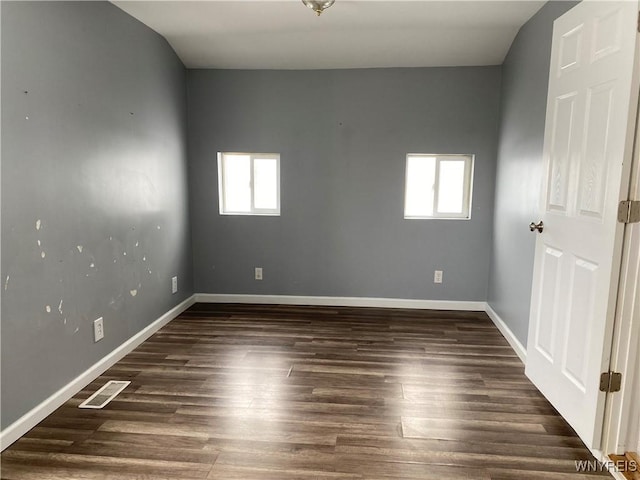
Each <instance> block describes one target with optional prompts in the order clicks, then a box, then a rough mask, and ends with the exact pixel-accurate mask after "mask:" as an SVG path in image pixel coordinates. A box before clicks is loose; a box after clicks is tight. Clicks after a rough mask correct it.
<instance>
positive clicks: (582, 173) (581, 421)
mask: <svg viewBox="0 0 640 480" xmlns="http://www.w3.org/2000/svg"><path fill="white" fill-rule="evenodd" d="M637 18H638V3H637V2H635V1H634V2H625V1H623V2H591V1H584V2H582V3H580V4H578V5H577V6H576V7H574V8H573V9H572V10H570V11H569V12H567V13H566V14H565V15H563V16H562V17H560V18H559V19H557V20H556V22H555V23H554V33H553V35H554V36H553V43H552V52H551V69H550V70H551V71H550V75H549V92H548V99H547V117H546V124H545V142H544V151H543V155H544V164H545V171H546V174H545V175H544V178H545V181H544V185H543V188H542V192H541V196H540V199H541V201H540V219H541V220H543V221H544V230H543V232H541V233H540V234H536V235H538V238H537V240H536V256H535V262H534V278H533V289H532V297H531V315H530V325H529V343H528V353H527V366H526V373H527V375H528V376H529V377H530V378H531V380H532V381H533V382H534V383H535V384H536V385H537V386H538V388H539V389H540V391H542V393H543V394H544V395H545V396H546V397H547V398H548V399H549V400H550V401H551V403H552V404H553V405H554V406H555V407H556V409H558V411H559V412H560V413H561V414H562V415H563V416H564V417H565V418H566V419H567V421H568V422H569V423H570V424H571V425H572V426H573V428H574V429H575V430H576V432H577V433H578V434H579V435H580V437H581V438H582V439H583V441H584V442H585V443H586V444H587V445H588V446H589V447H592V448H597V447H598V446H599V442H600V436H601V431H602V414H603V411H604V400H605V394H604V393H601V392H599V377H600V373H601V372H602V371H605V370H608V361H609V355H610V349H611V343H610V341H611V333H612V326H613V313H614V310H615V290H616V288H615V287H616V286H617V278H618V272H619V266H620V251H621V244H622V233H623V226H622V225H621V224H619V223H617V204H618V201H619V200H620V199H621V197H622V196H626V192H627V190H628V181H629V168H628V166H629V164H630V159H631V153H632V138H633V132H634V129H633V125H630V124H629V123H630V122H629V118H631V116H632V115H635V109H636V106H637V95H638V92H637V88H638V83H637V76H638V72H636V71H635V69H634V58H635V55H636V49H637V35H636V26H637V25H636V24H637V22H636V20H637ZM633 118H635V116H633ZM536 220H538V219H536Z"/></svg>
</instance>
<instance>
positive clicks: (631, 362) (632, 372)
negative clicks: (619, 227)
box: [601, 39, 640, 458]
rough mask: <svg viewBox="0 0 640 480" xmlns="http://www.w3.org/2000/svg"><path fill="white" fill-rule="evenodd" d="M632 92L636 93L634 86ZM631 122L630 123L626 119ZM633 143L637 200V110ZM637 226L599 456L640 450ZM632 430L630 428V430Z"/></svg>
mask: <svg viewBox="0 0 640 480" xmlns="http://www.w3.org/2000/svg"><path fill="white" fill-rule="evenodd" d="M636 43H637V48H636V61H635V66H634V68H635V69H636V71H637V69H638V68H640V51H638V48H640V39H639V40H637V41H636ZM634 88H635V89H636V91H638V90H639V89H640V87H639V86H638V84H637V83H636V84H635V85H634ZM630 121H633V119H630ZM635 126H636V128H635V132H636V133H635V141H634V149H633V157H632V164H631V169H632V170H631V178H630V184H629V195H628V198H629V199H631V200H640V108H639V109H638V112H637V114H636V118H635ZM638 288H640V224H628V225H626V228H625V232H624V245H623V258H622V264H621V268H620V282H619V286H618V299H617V306H616V313H615V320H614V334H613V345H612V351H611V362H610V367H609V369H610V370H611V371H615V372H621V373H622V378H623V381H622V388H621V390H620V392H618V393H609V394H607V399H606V406H605V417H604V424H603V436H602V438H603V442H602V452H601V454H602V456H603V458H606V455H608V454H611V453H614V454H623V453H624V452H625V451H633V450H636V449H637V448H640V438H635V439H634V438H630V435H632V434H635V435H637V436H638V437H640V427H639V425H640V409H638V408H635V409H634V408H633V406H634V399H635V403H637V401H638V400H637V397H636V395H638V393H640V298H637V294H636V291H637V289H638ZM632 426H633V427H632Z"/></svg>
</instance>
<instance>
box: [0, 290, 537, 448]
mask: <svg viewBox="0 0 640 480" xmlns="http://www.w3.org/2000/svg"><path fill="white" fill-rule="evenodd" d="M195 303H264V304H279V305H316V306H338V307H380V308H413V309H428V310H460V311H483V312H486V313H487V315H489V317H490V318H491V320H493V322H494V323H495V325H496V327H497V328H498V330H500V332H501V333H502V335H503V336H504V337H505V338H506V339H507V341H508V342H509V344H510V345H511V347H512V348H513V349H514V350H515V352H516V354H517V355H518V357H520V359H521V360H522V361H523V362H525V361H526V357H527V352H526V349H525V348H524V346H523V345H522V344H521V343H520V342H519V341H518V339H517V338H516V337H515V335H514V334H513V332H511V330H510V329H509V327H507V325H506V323H505V322H504V321H503V320H502V319H501V318H500V317H499V316H498V314H497V313H496V312H495V311H494V310H493V309H492V308H491V307H490V306H489V305H488V304H487V303H486V302H475V301H469V302H465V301H448V300H416V299H401V298H370V297H323V296H293V295H235V294H229V295H227V294H209V293H197V294H195V295H192V296H191V297H189V298H187V299H186V300H184V301H183V302H182V303H180V304H179V305H177V306H175V307H174V308H172V309H171V310H169V311H168V312H167V313H165V314H164V315H162V316H161V317H160V318H158V319H157V320H156V321H154V322H153V323H152V324H151V325H149V326H148V327H146V328H145V329H143V330H141V331H140V332H138V333H137V334H135V335H134V336H133V337H131V338H130V339H129V340H127V341H126V342H125V343H123V344H122V345H120V346H119V347H118V348H116V349H115V350H113V351H112V352H110V353H109V354H107V355H106V356H105V357H103V358H102V359H101V360H99V361H98V362H97V363H95V364H94V365H92V366H91V367H89V369H87V370H86V371H85V372H83V373H82V374H80V375H79V376H78V377H76V378H75V379H74V380H72V381H71V382H69V383H68V384H67V385H65V386H64V387H62V388H61V389H60V390H58V391H57V392H55V393H54V394H53V395H51V396H50V397H49V398H47V399H46V400H45V401H43V402H42V403H40V404H39V405H38V406H36V407H34V408H33V409H31V410H30V411H29V412H27V413H25V414H24V415H23V416H22V417H20V418H19V419H18V420H16V421H15V422H14V423H12V424H11V425H9V426H8V427H7V428H5V429H4V430H3V431H2V432H0V450H4V449H5V448H7V447H8V446H9V445H11V444H12V443H13V442H15V441H16V440H18V439H19V438H20V437H21V436H22V435H24V434H25V433H27V432H28V431H29V430H30V429H31V428H33V427H35V426H36V425H37V424H38V423H39V422H41V421H42V420H44V419H45V418H46V417H47V416H48V415H50V414H51V413H53V412H54V411H55V410H56V409H57V408H58V407H60V406H61V405H62V404H64V403H65V402H66V401H67V400H69V399H70V398H72V397H73V396H74V395H75V394H76V393H78V392H79V391H80V390H82V389H83V388H84V387H85V386H86V385H88V384H89V383H91V382H92V381H93V380H95V379H96V378H97V377H99V376H100V375H101V374H102V373H104V372H105V371H106V370H107V369H108V368H110V367H111V366H113V365H114V364H115V363H116V362H118V361H119V360H120V359H121V358H123V357H124V356H125V355H127V354H128V353H129V352H131V351H132V350H133V349H135V348H136V347H137V346H138V345H140V344H141V343H142V342H144V341H145V340H146V339H147V338H149V337H150V336H151V335H153V334H154V333H155V332H157V331H158V330H160V328H162V327H163V326H165V325H166V324H167V323H169V322H170V321H171V320H173V319H174V318H175V317H177V316H178V315H180V314H181V313H182V312H184V311H185V310H186V309H187V308H189V307H190V306H192V305H193V304H195Z"/></svg>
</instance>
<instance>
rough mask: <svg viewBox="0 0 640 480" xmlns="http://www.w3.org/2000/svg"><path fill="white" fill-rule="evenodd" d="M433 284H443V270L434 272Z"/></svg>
mask: <svg viewBox="0 0 640 480" xmlns="http://www.w3.org/2000/svg"><path fill="white" fill-rule="evenodd" d="M433 283H442V270H436V271H434V272H433Z"/></svg>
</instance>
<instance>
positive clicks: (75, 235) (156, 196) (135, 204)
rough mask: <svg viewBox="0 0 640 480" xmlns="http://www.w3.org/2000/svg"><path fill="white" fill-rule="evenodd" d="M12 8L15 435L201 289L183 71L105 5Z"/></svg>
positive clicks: (9, 221) (10, 269) (8, 225)
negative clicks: (100, 325) (97, 326)
mask: <svg viewBox="0 0 640 480" xmlns="http://www.w3.org/2000/svg"><path fill="white" fill-rule="evenodd" d="M2 3H3V5H2V284H1V288H2V427H6V426H7V425H9V424H10V423H12V422H13V421H15V420H16V419H17V418H18V417H20V416H21V415H22V414H24V413H26V412H27V411H28V410H30V409H31V408H32V407H34V406H36V405H37V404H39V403H40V402H42V401H43V400H44V399H46V398H47V397H48V396H49V395H51V394H52V393H53V392H55V391H56V390H57V389H59V388H60V387H62V386H64V385H65V384H66V383H68V382H69V381H70V380H72V379H73V378H74V377H76V376H77V375H78V374H80V373H82V372H84V371H85V370H86V369H87V368H88V367H89V366H91V365H92V364H93V363H95V362H96V361H97V360H99V359H100V358H102V357H103V356H104V355H106V354H107V353H109V352H110V351H111V350H113V349H114V348H116V347H117V346H118V345H120V344H121V343H122V342H124V341H125V340H126V339H128V338H129V337H131V336H132V335H134V334H135V333H137V332H138V331H140V330H141V329H142V328H144V327H145V326H147V325H149V324H150V323H151V322H152V321H153V320H155V319H156V318H157V317H159V316H160V315H162V314H163V313H165V312H167V311H168V310H169V309H170V308H171V307H173V306H175V305H176V304H177V303H179V302H180V301H181V300H183V299H184V298H185V297H187V296H189V295H190V294H191V293H192V290H193V288H192V284H191V278H192V273H191V252H190V248H189V245H190V238H189V228H188V220H187V219H188V204H187V200H188V199H187V193H186V183H187V181H186V180H187V178H186V133H185V128H186V89H185V75H186V74H185V69H184V67H183V65H182V64H181V63H180V61H179V60H178V59H177V57H176V55H175V54H174V53H173V51H172V50H171V48H170V47H169V46H168V44H167V43H166V42H165V41H164V39H162V38H161V37H160V36H159V35H157V34H156V33H154V32H152V31H151V30H150V29H148V28H147V27H145V26H143V25H142V24H140V23H139V22H137V21H136V20H134V19H133V18H131V17H130V16H128V15H127V14H125V13H124V12H122V11H121V10H119V9H118V8H116V7H115V6H113V5H111V4H109V3H107V2H99V3H98V2H77V3H61V2H43V3H33V2H15V3H14V2H2ZM173 275H178V276H179V279H180V283H181V285H180V292H179V294H177V295H171V287H170V278H171V276H173ZM97 317H104V326H105V332H106V337H105V338H104V340H102V341H101V342H99V343H96V344H94V343H93V332H92V322H93V320H94V319H95V318H97Z"/></svg>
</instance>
